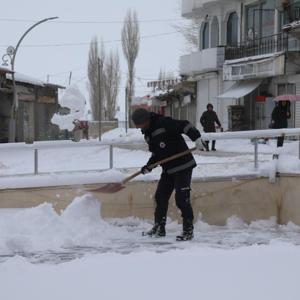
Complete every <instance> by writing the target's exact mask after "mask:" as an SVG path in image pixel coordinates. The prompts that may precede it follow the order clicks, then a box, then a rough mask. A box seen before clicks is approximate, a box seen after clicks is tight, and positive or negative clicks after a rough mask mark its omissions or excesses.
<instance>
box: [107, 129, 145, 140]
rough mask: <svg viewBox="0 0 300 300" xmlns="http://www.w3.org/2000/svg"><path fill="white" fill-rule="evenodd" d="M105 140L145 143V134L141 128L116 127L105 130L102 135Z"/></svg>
mask: <svg viewBox="0 0 300 300" xmlns="http://www.w3.org/2000/svg"><path fill="white" fill-rule="evenodd" d="M102 140H103V141H104V142H107V143H108V142H116V143H145V140H144V136H143V135H142V133H141V130H140V129H135V128H128V132H127V134H126V130H125V129H124V128H116V129H113V130H110V131H108V132H105V133H104V134H103V136H102Z"/></svg>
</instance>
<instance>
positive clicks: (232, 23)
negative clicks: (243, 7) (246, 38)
mask: <svg viewBox="0 0 300 300" xmlns="http://www.w3.org/2000/svg"><path fill="white" fill-rule="evenodd" d="M237 44H238V15H237V13H236V12H233V13H231V14H230V15H229V18H228V21H227V45H228V46H237Z"/></svg>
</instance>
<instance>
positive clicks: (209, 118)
mask: <svg viewBox="0 0 300 300" xmlns="http://www.w3.org/2000/svg"><path fill="white" fill-rule="evenodd" d="M200 123H201V125H202V126H203V129H204V132H216V126H215V124H218V126H220V127H221V123H220V121H219V118H218V116H217V113H216V112H215V111H214V110H211V111H210V110H207V111H205V112H204V113H203V114H202V116H201V118H200Z"/></svg>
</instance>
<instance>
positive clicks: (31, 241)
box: [0, 195, 126, 255]
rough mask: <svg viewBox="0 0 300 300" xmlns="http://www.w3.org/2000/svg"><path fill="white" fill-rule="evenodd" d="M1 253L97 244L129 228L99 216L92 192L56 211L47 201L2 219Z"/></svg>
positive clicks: (98, 207)
mask: <svg viewBox="0 0 300 300" xmlns="http://www.w3.org/2000/svg"><path fill="white" fill-rule="evenodd" d="M0 232H1V233H0V255H9V254H14V253H20V252H22V253H24V252H25V253H30V252H33V251H45V250H58V249H61V248H66V247H76V246H85V247H92V246H93V247H97V246H101V245H102V244H103V242H104V241H106V240H107V239H108V238H113V237H114V236H123V237H126V231H125V230H122V229H121V228H119V227H112V226H110V225H109V224H108V223H107V222H105V221H104V220H102V219H101V217H100V202H99V201H98V200H96V199H94V198H93V197H91V196H89V195H85V196H82V197H77V198H75V199H74V200H73V202H72V203H71V204H70V205H69V206H68V207H67V208H66V209H65V210H64V211H63V212H62V214H61V215H59V214H57V213H56V212H55V210H54V208H53V206H52V205H51V204H49V203H45V204H42V205H39V206H37V207H34V208H30V209H23V210H18V211H17V212H15V213H12V214H7V213H4V214H2V215H1V218H0Z"/></svg>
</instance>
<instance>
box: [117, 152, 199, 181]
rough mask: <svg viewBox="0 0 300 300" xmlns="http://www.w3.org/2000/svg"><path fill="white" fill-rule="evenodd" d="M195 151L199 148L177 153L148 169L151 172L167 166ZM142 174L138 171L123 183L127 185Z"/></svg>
mask: <svg viewBox="0 0 300 300" xmlns="http://www.w3.org/2000/svg"><path fill="white" fill-rule="evenodd" d="M195 150H197V147H194V148H191V149H189V150H186V151H183V152H180V153H177V154H175V155H172V156H170V157H167V158H165V159H162V160H160V161H158V162H156V163H154V164H152V165H150V166H148V168H149V169H150V170H153V169H155V168H156V167H157V166H159V165H162V164H165V163H167V162H169V161H172V160H175V159H177V158H180V157H182V156H185V155H187V154H190V153H192V152H193V151H195ZM141 174H142V171H138V172H136V173H134V174H132V175H131V176H129V177H126V178H125V179H124V180H123V181H122V183H123V184H125V183H127V182H128V181H130V180H131V179H133V178H135V177H137V176H139V175H141Z"/></svg>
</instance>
